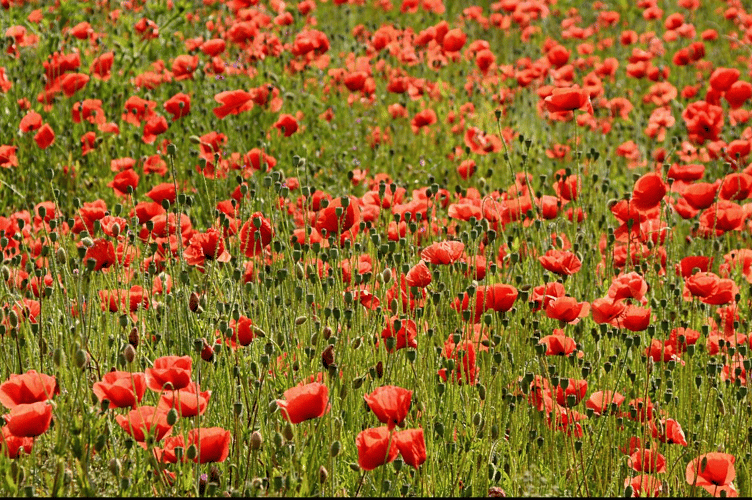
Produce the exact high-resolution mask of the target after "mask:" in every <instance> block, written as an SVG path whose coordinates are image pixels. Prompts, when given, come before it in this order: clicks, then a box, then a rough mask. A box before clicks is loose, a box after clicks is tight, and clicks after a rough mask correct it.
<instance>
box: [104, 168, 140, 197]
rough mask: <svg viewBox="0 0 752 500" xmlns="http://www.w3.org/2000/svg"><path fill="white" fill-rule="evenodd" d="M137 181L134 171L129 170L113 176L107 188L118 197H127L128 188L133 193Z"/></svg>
mask: <svg viewBox="0 0 752 500" xmlns="http://www.w3.org/2000/svg"><path fill="white" fill-rule="evenodd" d="M138 180H139V177H138V174H137V173H136V171H135V170H134V169H132V168H129V169H128V170H123V171H122V172H120V173H118V174H117V175H115V178H114V179H112V182H110V183H108V184H107V186H108V187H111V188H112V189H113V191H115V194H116V195H118V196H128V188H131V189H133V190H134V191H135V190H136V188H137V187H138Z"/></svg>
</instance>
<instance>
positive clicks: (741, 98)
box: [723, 81, 752, 109]
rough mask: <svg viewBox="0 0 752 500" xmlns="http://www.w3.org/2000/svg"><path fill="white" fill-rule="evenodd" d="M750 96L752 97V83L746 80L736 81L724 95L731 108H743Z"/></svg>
mask: <svg viewBox="0 0 752 500" xmlns="http://www.w3.org/2000/svg"><path fill="white" fill-rule="evenodd" d="M750 97H752V83H749V82H745V81H739V82H736V83H734V84H733V85H731V87H730V88H729V89H728V90H727V91H726V93H725V94H724V95H723V98H724V99H726V102H728V103H729V107H731V109H739V108H741V107H742V106H744V103H745V102H747V100H748V99H749V98H750Z"/></svg>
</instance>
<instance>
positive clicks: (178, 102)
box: [164, 92, 191, 121]
mask: <svg viewBox="0 0 752 500" xmlns="http://www.w3.org/2000/svg"><path fill="white" fill-rule="evenodd" d="M164 109H165V111H167V112H168V113H170V114H171V115H172V121H175V120H177V119H179V118H182V117H184V116H188V113H190V112H191V98H190V96H188V95H187V94H183V93H182V92H178V93H177V94H175V95H174V96H172V97H170V98H169V99H168V100H167V101H165V103H164Z"/></svg>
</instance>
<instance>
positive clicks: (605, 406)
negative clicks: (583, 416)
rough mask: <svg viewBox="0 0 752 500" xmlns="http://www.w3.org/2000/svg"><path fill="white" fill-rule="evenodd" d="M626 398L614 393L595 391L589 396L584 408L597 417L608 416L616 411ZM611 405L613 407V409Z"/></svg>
mask: <svg viewBox="0 0 752 500" xmlns="http://www.w3.org/2000/svg"><path fill="white" fill-rule="evenodd" d="M625 400H626V398H625V397H624V396H622V395H621V394H619V393H618V392H615V391H597V392H594V393H592V394H591V395H590V397H589V398H588V400H587V401H586V402H585V406H586V407H588V408H590V409H591V410H593V411H594V412H595V413H597V414H598V415H608V414H610V413H612V412H615V411H617V410H618V408H619V407H620V406H621V405H622V403H624V401H625ZM612 405H615V406H616V408H615V409H614V408H613V407H612Z"/></svg>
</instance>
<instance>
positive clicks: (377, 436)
mask: <svg viewBox="0 0 752 500" xmlns="http://www.w3.org/2000/svg"><path fill="white" fill-rule="evenodd" d="M355 446H356V447H357V448H358V465H360V468H361V469H363V470H366V471H368V470H373V469H375V468H376V467H378V466H380V465H385V464H388V463H389V462H391V461H393V460H394V459H395V458H397V455H398V454H399V448H397V440H396V439H395V437H394V436H393V435H392V434H391V432H390V431H389V428H388V427H386V426H384V427H377V428H375V429H366V430H364V431H362V432H360V433H359V434H358V437H356V438H355Z"/></svg>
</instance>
